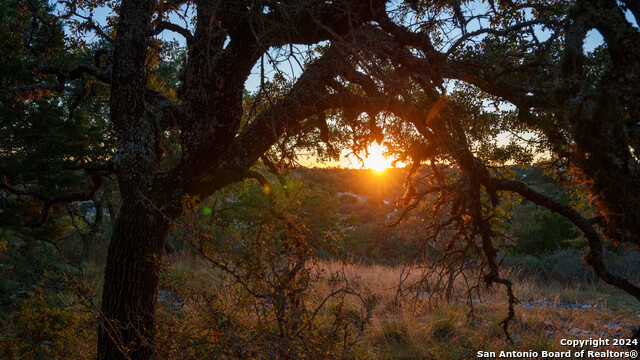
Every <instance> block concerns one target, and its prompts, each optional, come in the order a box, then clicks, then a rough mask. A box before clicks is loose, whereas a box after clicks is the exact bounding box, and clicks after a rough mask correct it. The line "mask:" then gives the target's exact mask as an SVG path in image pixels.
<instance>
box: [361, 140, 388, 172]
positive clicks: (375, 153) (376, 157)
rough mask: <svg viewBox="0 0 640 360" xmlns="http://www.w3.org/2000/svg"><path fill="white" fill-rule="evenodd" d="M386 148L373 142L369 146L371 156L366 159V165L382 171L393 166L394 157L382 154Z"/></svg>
mask: <svg viewBox="0 0 640 360" xmlns="http://www.w3.org/2000/svg"><path fill="white" fill-rule="evenodd" d="M383 151H384V148H383V147H382V146H381V145H378V144H373V145H371V146H369V156H367V157H366V158H365V159H364V167H366V168H368V169H372V170H375V171H377V172H382V171H384V169H387V168H390V167H391V162H392V161H393V159H390V158H387V157H385V156H384V155H382V152H383Z"/></svg>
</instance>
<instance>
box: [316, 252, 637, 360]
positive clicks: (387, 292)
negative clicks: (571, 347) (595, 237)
mask: <svg viewBox="0 0 640 360" xmlns="http://www.w3.org/2000/svg"><path fill="white" fill-rule="evenodd" d="M321 266H322V267H323V268H325V269H328V270H332V271H335V270H337V269H343V270H344V273H345V275H346V277H347V279H349V280H350V281H353V282H358V283H359V284H360V287H361V289H362V290H363V291H365V292H371V293H374V294H376V295H377V296H379V298H380V299H381V300H382V301H380V304H379V305H378V307H377V308H376V309H375V311H374V313H373V317H372V320H371V324H370V326H369V327H368V329H367V331H366V334H365V336H364V337H363V338H362V341H361V343H360V349H358V351H357V352H356V353H355V354H354V358H372V359H467V358H476V352H477V351H479V350H483V351H501V350H505V351H507V350H517V351H525V350H534V351H542V350H546V351H566V350H568V348H566V347H564V346H561V345H560V339H562V338H586V339H588V338H613V337H625V336H628V335H629V334H630V332H631V331H632V329H633V328H634V327H637V326H638V325H640V306H638V305H639V304H637V302H636V301H635V300H634V299H633V298H632V297H630V296H628V295H625V294H623V293H621V292H619V291H617V290H615V289H612V288H611V287H608V286H606V285H595V286H589V285H585V284H580V283H576V284H573V285H558V284H554V283H553V282H546V283H540V282H539V281H537V280H535V279H533V278H525V279H520V280H519V281H515V284H516V285H515V292H516V296H517V297H518V298H519V299H520V300H521V301H522V302H523V304H521V305H519V306H517V307H516V318H515V321H514V322H513V323H512V325H511V327H510V332H511V334H512V336H513V338H514V344H509V343H507V342H506V340H505V337H504V334H503V332H502V328H501V326H500V325H499V323H500V321H501V320H502V319H503V318H504V317H505V316H506V312H507V303H506V293H505V292H504V291H503V289H498V290H491V289H489V290H484V291H483V292H482V299H481V300H480V301H478V302H474V313H473V316H470V314H469V306H468V305H467V304H466V302H465V301H462V300H460V299H456V300H455V301H452V302H450V303H446V302H438V303H435V304H434V303H433V302H432V303H431V305H429V304H428V302H427V301H420V300H417V301H410V300H407V299H405V300H403V301H404V302H402V303H400V304H399V305H400V306H394V304H393V302H392V300H393V298H394V297H395V293H396V289H395V287H396V285H397V284H398V280H399V278H400V272H401V268H393V267H387V266H381V265H358V264H347V265H343V264H340V263H337V262H323V263H322V264H321ZM459 286H461V282H460V281H457V282H456V287H459ZM423 300H426V299H423ZM587 305H592V306H593V305H596V306H597V308H593V307H592V308H586V306H587ZM609 348H610V349H612V350H618V351H619V350H621V349H620V348H619V347H613V346H611V347H609ZM603 349H605V348H600V349H599V350H603Z"/></svg>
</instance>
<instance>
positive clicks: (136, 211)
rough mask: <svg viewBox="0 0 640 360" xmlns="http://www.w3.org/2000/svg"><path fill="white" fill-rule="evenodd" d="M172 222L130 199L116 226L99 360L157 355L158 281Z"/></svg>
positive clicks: (104, 295)
mask: <svg viewBox="0 0 640 360" xmlns="http://www.w3.org/2000/svg"><path fill="white" fill-rule="evenodd" d="M168 228H169V219H167V218H166V217H165V216H164V214H162V213H160V212H159V211H157V210H155V208H153V207H152V206H149V204H146V202H145V201H144V200H142V199H136V198H127V199H125V201H124V203H123V204H122V208H121V210H120V215H119V216H118V220H117V222H116V225H115V229H114V232H113V236H112V238H111V243H110V245H109V253H108V260H107V265H106V268H105V274H104V289H103V293H102V313H103V314H102V315H103V316H104V318H103V324H102V326H101V328H100V334H99V341H98V354H99V356H98V358H99V359H103V360H107V359H109V360H111V359H149V358H151V357H152V355H153V336H154V332H155V329H154V316H155V310H156V298H157V295H158V276H159V271H160V265H161V261H162V255H163V250H164V245H165V239H166V235H167V230H168Z"/></svg>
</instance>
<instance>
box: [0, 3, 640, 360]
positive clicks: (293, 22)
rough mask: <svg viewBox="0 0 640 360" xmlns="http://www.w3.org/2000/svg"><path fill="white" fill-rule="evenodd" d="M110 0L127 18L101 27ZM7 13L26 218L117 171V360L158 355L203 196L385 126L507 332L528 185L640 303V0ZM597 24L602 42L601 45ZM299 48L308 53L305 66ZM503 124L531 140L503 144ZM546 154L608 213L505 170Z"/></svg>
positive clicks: (107, 331)
mask: <svg viewBox="0 0 640 360" xmlns="http://www.w3.org/2000/svg"><path fill="white" fill-rule="evenodd" d="M104 8H107V9H109V10H111V11H112V16H111V17H109V18H108V19H107V21H106V22H105V23H99V22H98V21H96V20H95V19H94V14H95V13H96V12H97V11H100V10H101V9H102V11H104V10H103V9H104ZM0 10H1V11H2V12H3V13H2V14H0V15H1V16H2V18H3V21H2V24H3V25H2V26H3V29H4V31H3V32H2V34H0V41H1V42H2V44H3V47H2V49H0V54H2V55H3V56H1V58H2V60H1V61H2V64H1V66H0V76H2V79H1V81H2V84H3V85H2V99H1V100H2V103H1V104H0V106H2V118H1V119H0V124H1V125H0V126H1V129H2V130H3V133H6V134H7V136H6V137H5V138H4V139H3V140H2V144H1V156H2V166H1V167H0V169H1V171H2V175H3V184H2V185H0V186H1V187H2V190H3V191H4V192H6V193H7V194H12V195H14V196H19V197H20V198H21V199H22V198H25V197H26V198H29V199H35V200H37V201H38V202H39V203H40V204H41V211H40V212H39V214H38V215H35V216H32V218H33V219H30V220H31V222H33V223H35V224H38V225H42V224H43V223H45V222H46V220H47V214H48V213H49V211H50V209H51V207H52V206H56V205H57V204H62V203H65V202H70V201H80V200H90V199H91V198H93V197H94V196H95V195H96V193H97V192H98V191H99V189H100V187H101V185H102V184H103V178H105V177H109V176H115V178H116V180H117V185H118V191H119V197H120V199H121V205H120V208H119V213H118V216H117V220H116V222H115V226H114V230H113V235H112V239H111V242H110V245H109V251H108V258H107V264H106V269H105V277H104V290H103V297H102V304H101V306H102V309H101V311H102V317H103V318H102V326H101V331H100V335H99V339H98V353H99V357H100V358H101V359H116V358H132V359H147V358H150V357H151V356H152V354H153V337H154V331H155V330H154V328H155V324H154V314H155V309H156V301H157V300H156V299H157V291H158V276H159V271H160V263H161V260H162V257H163V253H164V248H165V243H166V236H167V232H168V230H169V228H170V226H171V224H172V223H173V222H175V221H176V220H177V219H179V218H180V216H182V215H183V213H185V212H186V211H187V209H188V205H187V204H188V203H189V199H193V198H198V199H205V198H207V197H209V196H211V195H212V194H214V193H215V192H216V191H218V190H220V189H222V188H224V187H225V186H228V185H230V184H233V183H235V182H239V181H241V180H244V179H254V180H256V181H257V182H259V183H260V184H261V185H264V186H267V185H268V184H267V180H266V179H265V177H264V176H263V175H262V174H261V173H259V172H257V171H255V170H254V169H252V167H253V166H254V165H255V164H256V163H258V162H261V163H263V164H264V165H265V166H266V167H267V168H269V169H270V170H271V171H273V172H279V171H282V170H285V169H286V168H287V167H290V166H292V164H295V161H296V160H297V156H298V155H297V154H299V153H300V152H301V151H302V150H304V151H307V152H313V153H315V154H317V155H318V156H320V157H325V158H331V157H336V156H339V154H340V151H341V150H342V149H349V150H350V151H352V152H354V153H355V154H356V155H358V156H366V149H367V147H368V145H370V144H371V143H373V142H374V141H375V142H379V143H384V144H385V145H386V146H387V148H388V150H389V152H390V153H392V154H394V155H395V156H396V157H397V158H398V159H399V160H401V161H402V162H405V163H407V164H410V165H409V166H410V168H411V171H410V175H409V177H408V179H407V181H406V185H405V187H406V194H405V197H404V203H405V205H406V207H405V210H406V211H410V210H411V209H414V208H415V207H416V206H417V204H419V203H420V201H421V200H423V199H426V198H430V201H432V202H433V204H434V205H433V209H432V210H433V211H434V212H437V213H441V214H444V215H446V216H442V217H437V218H438V219H440V220H443V223H440V224H438V227H435V228H434V229H436V228H444V227H447V226H453V228H452V229H454V233H455V234H456V236H454V237H452V238H451V241H450V243H449V244H450V246H449V247H450V249H454V248H455V249H463V251H462V252H461V253H462V254H463V255H464V254H466V253H467V252H475V253H476V254H479V256H480V257H482V258H483V259H484V265H483V266H484V267H483V271H484V275H483V279H482V280H483V282H484V283H486V284H487V285H491V284H493V283H497V284H503V285H505V286H506V287H507V288H508V293H509V304H510V309H509V315H508V316H507V318H506V319H505V321H504V322H503V324H504V328H505V333H506V329H507V326H508V324H509V321H510V320H511V319H512V318H513V305H514V304H515V303H516V299H515V295H514V294H513V292H512V291H511V281H510V280H509V279H506V278H504V277H502V276H501V275H500V274H499V260H498V259H497V252H498V251H497V249H496V246H497V244H498V241H497V239H499V238H500V236H501V233H500V229H501V225H500V224H501V221H502V220H501V219H502V218H503V217H502V214H501V213H500V207H499V204H500V203H501V202H504V201H507V200H508V199H507V198H508V196H511V195H510V194H517V195H518V196H521V197H523V198H525V199H527V200H529V201H531V202H533V203H535V204H537V205H539V206H542V207H546V208H548V209H550V210H552V211H554V212H556V213H558V214H559V215H561V216H562V217H564V218H566V219H567V220H568V221H570V222H571V223H573V224H574V225H575V226H576V228H578V229H579V230H580V231H581V232H582V234H583V235H584V237H585V238H586V239H587V241H588V244H589V253H588V255H587V258H586V261H587V263H588V264H589V265H590V266H591V267H593V269H594V270H595V272H596V273H597V274H598V276H600V277H601V278H602V279H603V280H604V281H606V282H607V283H609V284H612V285H614V286H616V287H619V288H621V289H623V290H625V291H627V292H628V293H630V294H632V295H633V296H634V297H636V298H637V299H639V300H640V288H638V286H637V285H635V284H633V283H631V282H629V281H628V280H626V279H623V278H621V277H619V276H618V275H616V274H614V273H612V272H611V271H609V270H608V269H607V267H606V265H605V263H604V262H603V260H602V251H603V250H602V246H603V241H605V240H606V241H612V242H616V243H621V244H629V245H634V244H635V245H640V209H639V203H640V187H638V186H637V183H638V182H639V180H640V159H639V158H638V146H639V143H638V140H639V139H640V123H639V122H638V118H639V116H640V113H639V111H640V108H639V107H638V101H637V98H638V96H639V95H640V94H639V92H640V86H639V83H640V81H639V78H638V77H639V76H640V53H639V52H640V32H639V30H638V27H637V24H636V23H634V22H633V21H631V20H629V19H631V18H635V19H636V20H637V19H638V16H640V8H639V5H638V2H637V1H631V0H629V1H620V2H618V1H614V0H576V1H555V0H546V1H526V0H513V1H507V0H505V1H453V2H446V1H404V2H386V1H383V0H362V1H340V0H337V1H287V2H278V1H214V0H207V1H199V2H192V1H154V0H138V1H133V0H124V1H122V2H120V3H117V4H115V3H112V2H105V1H76V0H72V1H61V2H56V3H55V4H48V3H45V2H39V1H34V0H27V1H25V2H8V3H6V5H5V6H3V8H2V9H0ZM592 30H596V31H597V32H598V33H600V34H601V35H602V37H603V41H602V44H601V45H599V46H598V47H597V48H596V49H595V50H594V51H592V52H587V51H585V48H584V42H585V39H587V36H588V34H590V32H591V31H592ZM168 32H171V33H175V34H177V35H178V36H180V37H181V39H182V40H181V41H182V43H183V44H185V46H184V48H180V46H179V43H178V44H176V43H175V42H171V41H166V40H163V37H162V35H163V34H166V33H168ZM89 34H90V35H89ZM91 39H93V40H91ZM294 64H295V65H294ZM289 66H291V67H294V66H295V67H296V68H298V69H299V70H294V71H293V72H290V73H289V75H288V76H287V73H286V71H284V70H283V69H284V68H285V67H289ZM252 72H254V75H252ZM256 72H258V73H259V75H256V74H255V73H256ZM269 72H275V73H276V75H275V76H268V75H269V74H268V73H269ZM265 73H267V74H265ZM251 76H254V77H255V76H257V78H258V79H259V83H260V86H259V88H258V90H257V91H256V92H254V93H251V92H249V91H248V90H247V89H246V88H245V86H246V84H247V81H248V79H249V78H250V77H251ZM249 90H250V89H249ZM107 92H108V94H107ZM505 133H511V134H512V135H513V136H512V139H513V141H511V142H510V143H507V144H504V143H501V142H499V141H498V140H497V139H498V138H499V137H500V136H504V134H505ZM534 159H538V160H544V161H545V162H546V164H548V169H549V171H552V172H555V173H556V175H557V176H560V177H562V178H565V179H566V180H567V181H568V182H569V183H574V184H586V186H587V188H588V191H589V192H590V194H591V196H592V197H593V199H594V200H595V203H596V209H597V211H596V213H595V214H586V213H581V212H580V211H578V210H577V209H574V208H572V207H570V206H568V205H566V204H564V203H561V202H559V201H557V200H554V199H553V198H551V197H549V196H546V195H545V194H543V193H541V192H539V191H536V190H535V189H532V188H531V187H529V186H527V185H525V184H524V183H523V182H520V181H516V180H514V179H513V177H512V176H511V175H510V173H509V171H508V169H506V168H505V165H510V164H531V163H532V161H534ZM424 165H427V166H429V167H430V169H431V171H430V172H429V174H428V175H426V176H418V175H420V174H422V173H420V172H418V169H419V168H420V167H421V166H424ZM42 168H46V170H44V171H43V170H42ZM71 179H72V180H71ZM418 182H420V184H418ZM434 196H435V198H434ZM592 215H593V216H592ZM426 236H433V235H430V234H427V235H426ZM458 253H460V252H457V254H458ZM461 259H464V256H463V257H461ZM462 261H464V260H462ZM507 336H508V335H507Z"/></svg>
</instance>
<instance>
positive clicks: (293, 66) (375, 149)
mask: <svg viewBox="0 0 640 360" xmlns="http://www.w3.org/2000/svg"><path fill="white" fill-rule="evenodd" d="M480 6H482V5H480ZM110 11H111V10H110V9H109V8H105V7H102V8H97V9H96V10H95V11H94V13H93V17H94V20H95V21H96V22H97V23H99V24H105V23H106V17H107V16H108V15H109V14H110ZM626 15H627V19H628V20H629V21H630V22H631V23H632V24H634V25H635V26H636V27H637V26H638V25H637V22H636V19H635V18H634V17H633V15H632V14H631V12H630V11H628V12H627V14H626ZM169 20H170V21H171V22H174V23H176V24H179V25H181V26H186V25H187V24H185V21H184V20H182V19H180V18H179V17H177V16H176V15H173V16H172V17H171V18H170V19H169ZM473 26H476V27H477V26H478V25H470V28H469V31H473V28H471V27H473ZM453 36H455V34H453ZM539 36H541V37H543V38H544V33H543V32H541V33H539ZM159 37H160V38H161V39H164V40H175V41H177V42H178V43H179V44H180V45H181V46H185V45H186V43H185V40H184V38H182V37H181V36H180V35H178V34H176V33H174V32H170V31H165V32H163V33H162V34H160V35H159ZM94 39H96V38H95V37H93V36H92V35H90V34H87V40H89V41H91V40H94ZM603 41H604V39H603V37H602V35H601V34H600V33H599V32H598V31H597V30H591V31H589V33H588V35H587V38H586V40H585V44H584V50H585V52H591V51H593V50H594V49H595V48H596V47H597V46H599V45H600V44H602V43H603ZM306 49H307V47H306V46H305V47H302V46H301V47H294V48H293V50H294V51H295V52H300V53H304V51H305V50H306ZM281 51H282V50H281ZM287 52H288V51H286V50H285V51H284V52H281V53H280V54H278V53H277V52H276V51H272V52H271V56H272V57H273V58H274V59H276V60H277V59H278V56H279V55H280V58H279V59H283V56H282V55H286V53H287ZM300 61H302V59H301V58H300ZM262 63H264V75H265V77H266V78H271V77H272V76H273V75H274V74H275V73H276V70H275V68H274V66H273V65H272V64H270V61H269V58H268V57H265V59H264V61H263V62H258V63H257V64H256V66H255V67H254V68H253V70H252V72H251V75H250V76H249V78H248V79H247V81H246V83H245V88H246V89H247V90H248V91H250V92H256V91H257V90H258V88H259V86H260V79H261V73H262V71H261V64H262ZM279 69H280V70H279V71H281V72H282V73H283V74H285V76H287V77H289V78H290V79H295V78H296V77H297V76H299V75H300V74H301V73H302V69H301V67H300V66H299V64H298V63H297V62H296V61H291V60H289V61H283V62H282V63H280V66H279ZM497 140H498V144H499V145H505V144H507V143H508V142H509V141H510V140H511V136H510V134H508V133H503V134H500V135H499V136H498V139H497ZM382 151H383V147H382V146H380V145H377V144H374V145H372V146H371V147H370V148H369V152H370V153H371V154H372V155H371V160H370V161H368V163H367V162H366V163H365V164H364V166H365V167H372V166H378V167H379V166H382V165H381V164H383V163H384V164H387V166H388V164H390V162H391V161H392V160H393V159H388V160H387V159H385V158H384V157H383V156H382ZM347 154H348V151H343V152H342V155H341V158H342V160H341V161H339V162H325V163H318V162H317V161H316V160H315V159H314V158H310V157H308V156H307V157H304V156H302V157H301V159H300V163H301V164H302V165H305V166H321V167H327V166H340V167H348V168H359V167H361V166H362V164H361V163H360V162H359V161H358V160H357V159H356V157H355V156H353V155H351V156H348V155H347ZM374 159H375V160H374ZM400 166H402V165H400Z"/></svg>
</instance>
